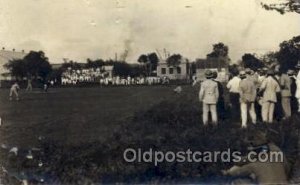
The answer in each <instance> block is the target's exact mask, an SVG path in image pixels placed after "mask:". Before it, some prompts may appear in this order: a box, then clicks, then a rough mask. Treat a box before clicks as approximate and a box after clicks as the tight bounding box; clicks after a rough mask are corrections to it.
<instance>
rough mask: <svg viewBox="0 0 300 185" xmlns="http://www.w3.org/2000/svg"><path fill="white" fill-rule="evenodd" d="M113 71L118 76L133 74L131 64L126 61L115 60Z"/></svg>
mask: <svg viewBox="0 0 300 185" xmlns="http://www.w3.org/2000/svg"><path fill="white" fill-rule="evenodd" d="M113 66H114V68H113V73H114V74H115V75H118V76H122V77H127V76H131V66H130V65H129V64H128V63H126V62H120V61H115V62H113Z"/></svg>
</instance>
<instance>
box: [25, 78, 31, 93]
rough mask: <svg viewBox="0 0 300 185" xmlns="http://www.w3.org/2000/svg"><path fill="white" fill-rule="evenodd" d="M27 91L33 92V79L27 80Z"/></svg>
mask: <svg viewBox="0 0 300 185" xmlns="http://www.w3.org/2000/svg"><path fill="white" fill-rule="evenodd" d="M26 91H32V83H31V79H28V80H27V87H26Z"/></svg>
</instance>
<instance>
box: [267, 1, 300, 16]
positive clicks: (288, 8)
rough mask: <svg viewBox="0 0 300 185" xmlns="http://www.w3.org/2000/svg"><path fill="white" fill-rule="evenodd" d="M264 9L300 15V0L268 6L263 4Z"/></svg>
mask: <svg viewBox="0 0 300 185" xmlns="http://www.w3.org/2000/svg"><path fill="white" fill-rule="evenodd" d="M261 5H262V7H263V8H264V9H266V10H275V11H277V12H279V13H281V14H284V13H287V12H296V13H300V0H284V1H283V2H282V1H281V2H280V3H273V4H266V3H261Z"/></svg>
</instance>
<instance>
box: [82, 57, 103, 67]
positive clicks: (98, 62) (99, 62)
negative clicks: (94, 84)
mask: <svg viewBox="0 0 300 185" xmlns="http://www.w3.org/2000/svg"><path fill="white" fill-rule="evenodd" d="M104 65H105V62H104V60H102V59H97V60H91V59H89V58H88V59H87V63H86V65H85V67H87V68H98V67H102V66H104Z"/></svg>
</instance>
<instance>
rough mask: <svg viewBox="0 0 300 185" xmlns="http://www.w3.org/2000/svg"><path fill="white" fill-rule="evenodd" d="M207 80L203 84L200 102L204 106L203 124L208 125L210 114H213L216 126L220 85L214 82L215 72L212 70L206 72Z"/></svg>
mask: <svg viewBox="0 0 300 185" xmlns="http://www.w3.org/2000/svg"><path fill="white" fill-rule="evenodd" d="M205 76H206V80H204V81H203V82H202V83H201V87H200V92H199V100H200V101H201V102H202V105H203V108H202V109H203V110H202V111H203V124H204V125H207V123H208V113H209V112H210V113H211V117H212V122H213V124H214V125H217V124H218V115H217V106H216V105H217V102H218V98H219V90H218V84H217V83H216V82H215V81H213V80H212V78H213V72H212V71H211V70H207V71H205Z"/></svg>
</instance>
